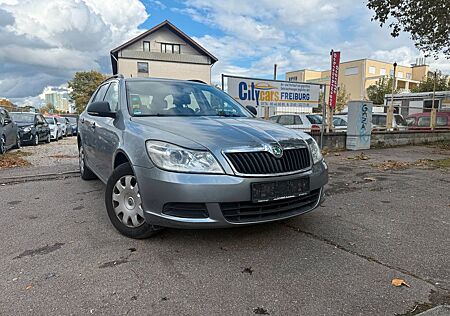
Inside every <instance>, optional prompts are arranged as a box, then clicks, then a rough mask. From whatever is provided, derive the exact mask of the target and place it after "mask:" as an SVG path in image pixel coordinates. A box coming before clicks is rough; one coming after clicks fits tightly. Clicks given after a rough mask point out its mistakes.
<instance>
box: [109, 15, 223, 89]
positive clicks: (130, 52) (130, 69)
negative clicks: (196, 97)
mask: <svg viewBox="0 0 450 316" xmlns="http://www.w3.org/2000/svg"><path fill="white" fill-rule="evenodd" d="M215 62H217V58H216V57H214V56H213V55H212V54H211V53H209V52H208V51H207V50H206V49H205V48H203V47H202V46H200V45H199V44H198V43H197V42H195V41H194V40H193V39H192V38H190V37H189V36H188V35H186V34H185V33H183V32H182V31H181V30H180V29H178V28H177V27H176V26H175V25H173V24H172V23H170V22H169V21H167V20H166V21H164V22H162V23H161V24H159V25H157V26H155V27H153V28H152V29H150V30H148V31H146V32H144V33H142V34H140V35H139V36H137V37H135V38H133V39H131V40H129V41H128V42H126V43H124V44H122V45H120V46H119V47H117V48H114V49H113V50H112V51H111V63H112V70H113V74H117V73H120V74H123V75H124V76H125V77H157V78H171V79H184V80H201V81H204V82H207V83H211V67H212V66H213V65H214V63H215Z"/></svg>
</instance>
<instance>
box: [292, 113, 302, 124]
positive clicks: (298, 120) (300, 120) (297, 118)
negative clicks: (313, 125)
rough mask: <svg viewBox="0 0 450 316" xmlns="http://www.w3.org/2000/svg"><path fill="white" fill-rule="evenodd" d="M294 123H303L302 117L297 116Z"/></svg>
mask: <svg viewBox="0 0 450 316" xmlns="http://www.w3.org/2000/svg"><path fill="white" fill-rule="evenodd" d="M294 123H295V125H303V122H302V119H301V117H300V116H298V115H296V116H295V119H294Z"/></svg>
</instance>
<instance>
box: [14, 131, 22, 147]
mask: <svg viewBox="0 0 450 316" xmlns="http://www.w3.org/2000/svg"><path fill="white" fill-rule="evenodd" d="M14 148H15V149H20V148H22V143H21V141H20V135H19V134H17V136H16V145H15V146H14Z"/></svg>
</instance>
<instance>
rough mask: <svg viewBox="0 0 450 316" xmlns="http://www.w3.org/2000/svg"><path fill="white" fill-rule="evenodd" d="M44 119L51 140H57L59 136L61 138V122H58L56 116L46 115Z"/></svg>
mask: <svg viewBox="0 0 450 316" xmlns="http://www.w3.org/2000/svg"><path fill="white" fill-rule="evenodd" d="M45 121H46V122H47V124H48V126H49V127H50V138H51V139H52V140H56V141H58V140H59V139H60V138H62V129H61V124H60V123H58V121H57V120H56V118H55V117H54V116H46V117H45Z"/></svg>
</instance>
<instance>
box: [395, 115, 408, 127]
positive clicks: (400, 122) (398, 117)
mask: <svg viewBox="0 0 450 316" xmlns="http://www.w3.org/2000/svg"><path fill="white" fill-rule="evenodd" d="M394 117H395V122H396V123H397V125H406V123H405V120H404V119H403V117H402V116H401V115H398V114H395V115H394Z"/></svg>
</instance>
